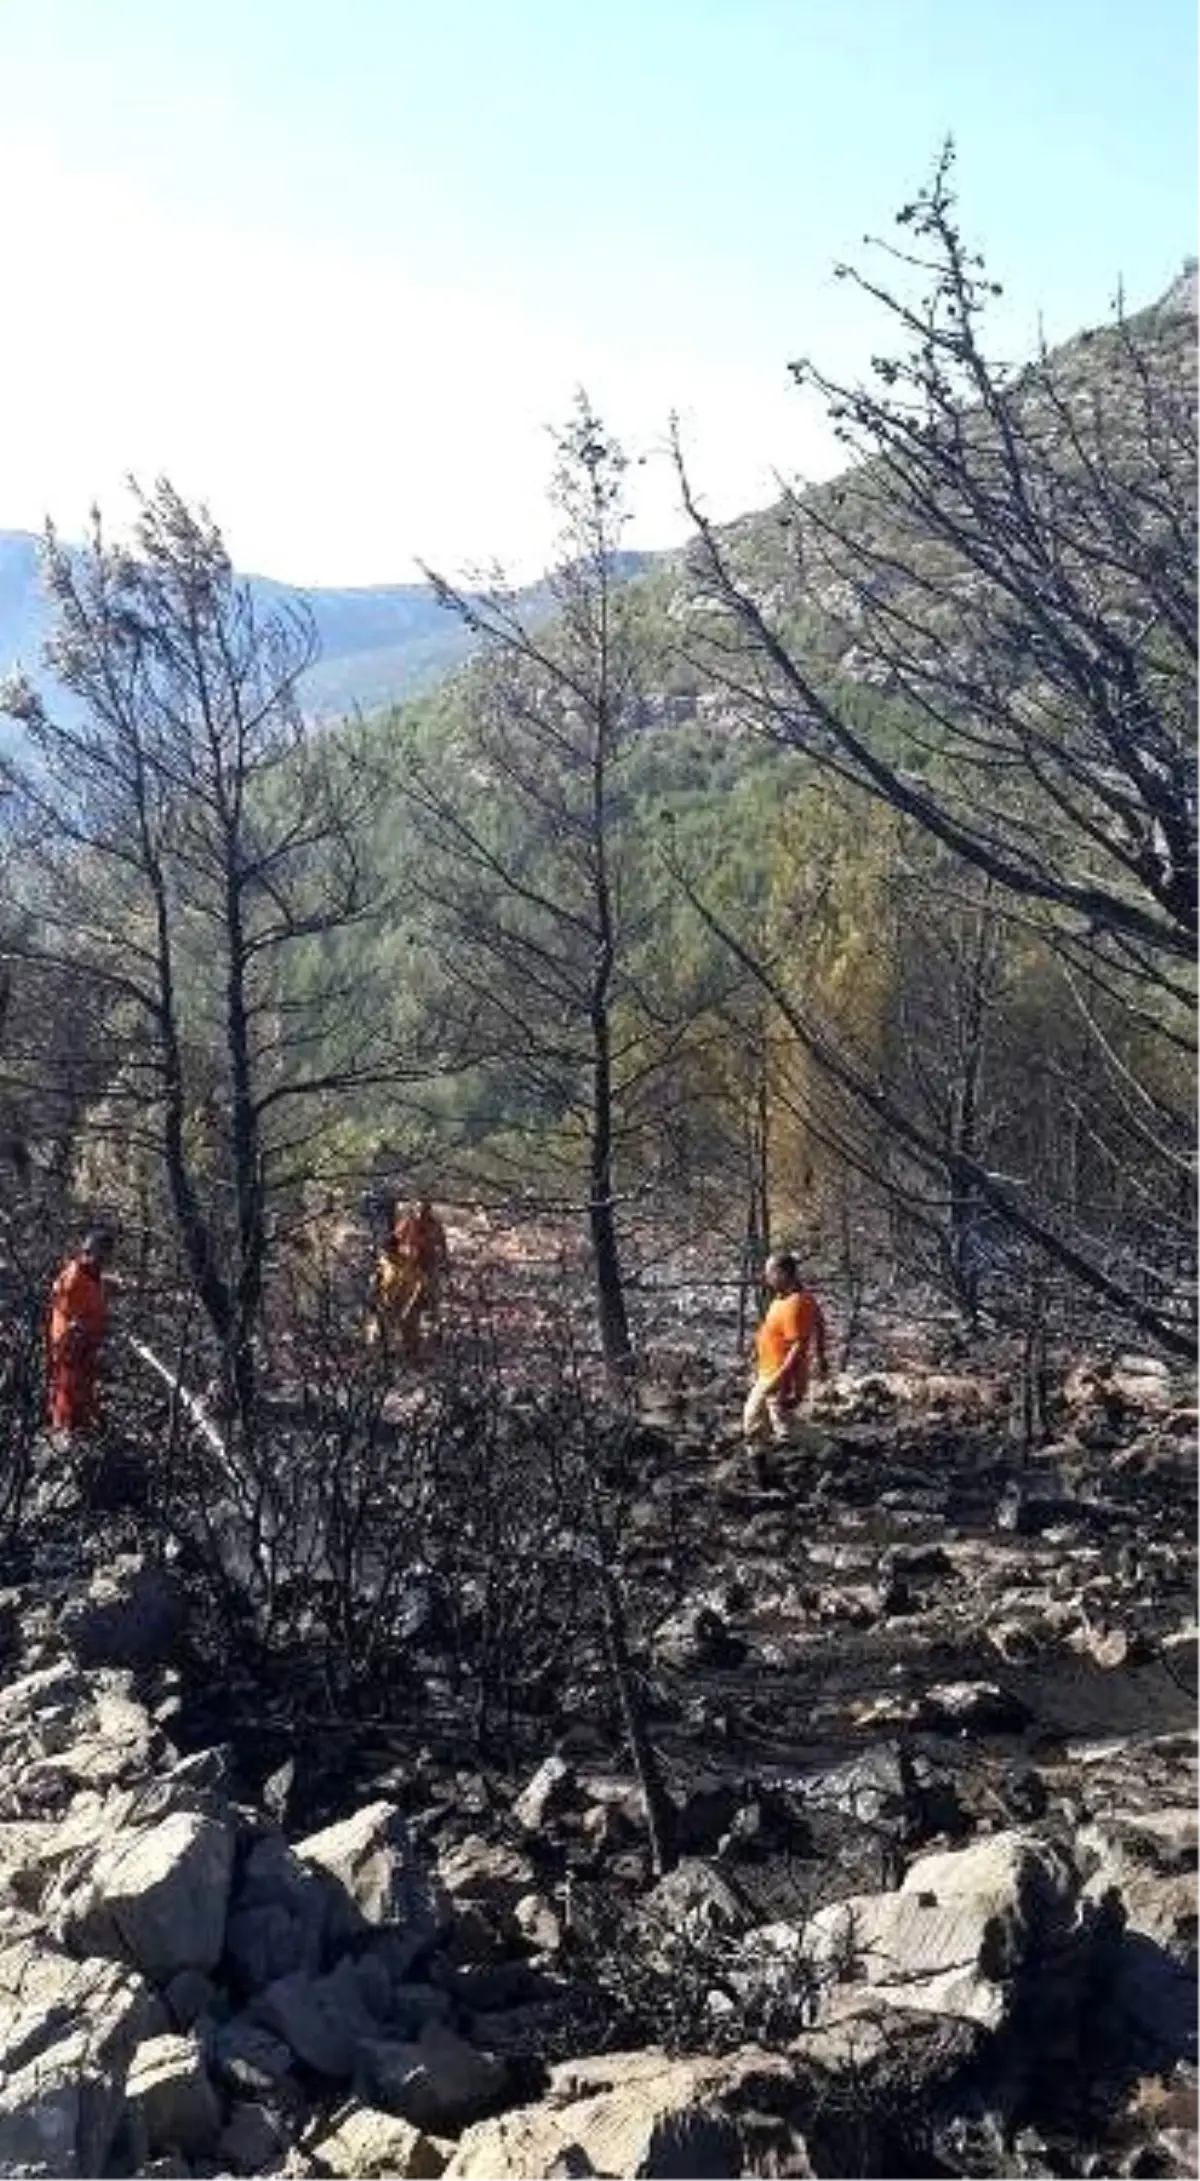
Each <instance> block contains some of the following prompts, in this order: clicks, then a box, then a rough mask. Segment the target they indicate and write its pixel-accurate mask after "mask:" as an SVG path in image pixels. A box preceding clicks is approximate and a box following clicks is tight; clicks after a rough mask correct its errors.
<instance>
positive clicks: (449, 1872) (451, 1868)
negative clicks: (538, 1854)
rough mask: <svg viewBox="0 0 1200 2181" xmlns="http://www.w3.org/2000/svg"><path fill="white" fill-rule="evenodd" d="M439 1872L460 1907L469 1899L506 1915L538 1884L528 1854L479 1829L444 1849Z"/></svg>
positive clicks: (496, 1913)
mask: <svg viewBox="0 0 1200 2181" xmlns="http://www.w3.org/2000/svg"><path fill="white" fill-rule="evenodd" d="M438 1876H439V1878H440V1879H441V1882H442V1884H443V1885H444V1887H445V1889H446V1891H447V1893H448V1894H449V1895H450V1898H451V1900H452V1901H453V1902H454V1904H455V1907H456V1908H458V1907H462V1906H463V1905H464V1904H465V1903H468V1902H469V1903H471V1904H473V1905H476V1906H479V1907H481V1908H483V1909H484V1910H485V1911H486V1912H487V1913H488V1914H490V1915H491V1916H498V1917H500V1918H502V1919H503V1918H504V1917H507V1916H511V1914H512V1912H513V1910H514V1908H515V1907H516V1904H517V1902H518V1901H520V1900H523V1899H524V1897H525V1896H526V1894H529V1893H532V1892H533V1890H534V1888H535V1886H536V1884H537V1879H536V1875H535V1873H534V1868H533V1865H532V1863H531V1862H530V1861H529V1858H528V1856H525V1855H521V1854H519V1853H518V1851H517V1850H516V1849H515V1848H506V1847H504V1846H503V1845H501V1844H500V1843H499V1842H496V1841H489V1840H484V1839H483V1838H482V1837H481V1836H480V1835H479V1834H478V1833H471V1834H469V1835H468V1837H467V1838H466V1839H465V1840H461V1841H459V1842H458V1844H457V1846H456V1847H453V1848H450V1849H446V1850H444V1851H443V1852H442V1854H441V1855H440V1856H439V1857H438Z"/></svg>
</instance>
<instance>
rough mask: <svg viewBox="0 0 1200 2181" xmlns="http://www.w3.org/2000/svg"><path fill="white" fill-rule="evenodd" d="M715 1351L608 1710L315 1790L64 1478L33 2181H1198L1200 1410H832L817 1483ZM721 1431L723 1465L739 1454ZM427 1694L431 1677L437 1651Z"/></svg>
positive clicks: (13, 2141)
mask: <svg viewBox="0 0 1200 2181" xmlns="http://www.w3.org/2000/svg"><path fill="white" fill-rule="evenodd" d="M735 1393H736V1389H735V1388H734V1387H733V1385H732V1383H730V1384H726V1383H724V1382H723V1381H722V1380H721V1379H720V1378H719V1377H717V1376H715V1375H714V1374H713V1373H712V1372H711V1371H710V1370H708V1369H706V1368H705V1367H704V1366H703V1365H702V1364H701V1363H700V1362H699V1361H698V1360H697V1359H696V1358H694V1357H689V1356H688V1355H687V1354H686V1353H685V1352H682V1351H681V1353H680V1355H679V1356H678V1357H677V1358H676V1359H675V1362H674V1364H673V1365H672V1367H671V1368H669V1369H668V1367H667V1361H666V1359H665V1358H664V1359H662V1363H661V1369H660V1373H659V1382H658V1383H657V1385H656V1386H655V1387H654V1388H653V1389H652V1390H650V1391H648V1392H647V1393H646V1394H645V1396H644V1402H643V1416H642V1419H641V1424H640V1427H639V1435H638V1439H637V1458H638V1462H639V1464H640V1474H639V1481H638V1489H637V1493H636V1496H635V1499H634V1503H633V1521H632V1528H631V1530H630V1533H629V1536H628V1539H627V1543H626V1547H625V1554H624V1579H625V1581H626V1584H627V1589H628V1595H629V1597H630V1599H631V1601H632V1602H633V1603H632V1620H633V1624H634V1625H633V1635H634V1641H635V1654H634V1655H635V1664H636V1666H637V1670H638V1672H639V1675H640V1677H641V1684H642V1686H643V1688H644V1691H645V1698H646V1704H647V1714H648V1718H649V1722H650V1729H651V1733H652V1737H653V1741H654V1745H655V1748H656V1750H657V1752H658V1754H659V1757H660V1760H661V1763H662V1767H663V1771H664V1776H665V1779H666V1781H667V1784H668V1787H669V1790H670V1796H671V1803H672V1809H673V1830H674V1848H675V1851H676V1857H675V1861H674V1867H673V1868H672V1869H670V1870H669V1871H668V1872H667V1873H666V1875H665V1876H656V1874H655V1872H654V1869H653V1867H652V1859H651V1855H650V1852H649V1842H648V1837H647V1832H646V1828H645V1824H644V1819H643V1811H642V1805H641V1801H640V1798H639V1794H638V1791H637V1787H636V1783H635V1780H634V1777H633V1775H632V1773H631V1772H630V1770H629V1768H628V1762H627V1758H626V1755H625V1752H624V1748H623V1743H622V1739H621V1735H620V1731H619V1723H618V1722H617V1720H616V1718H615V1715H614V1714H613V1713H612V1711H611V1708H606V1706H605V1704H604V1703H603V1702H602V1701H594V1700H593V1696H594V1693H593V1692H591V1691H590V1690H589V1688H588V1686H587V1683H586V1676H584V1677H582V1678H581V1683H580V1689H579V1702H578V1706H577V1708H576V1711H575V1715H574V1716H573V1717H566V1716H560V1717H558V1718H556V1719H554V1720H550V1721H540V1722H539V1721H536V1720H534V1721H531V1722H527V1727H526V1743H527V1747H528V1758H527V1760H526V1759H525V1758H522V1760H521V1762H520V1764H519V1765H517V1766H514V1767H510V1768H507V1769H505V1768H501V1767H498V1766H491V1765H487V1764H477V1763H471V1762H469V1761H459V1762H457V1763H456V1762H455V1759H454V1754H453V1752H452V1751H451V1750H448V1749H447V1748H446V1747H445V1746H441V1745H439V1743H438V1741H437V1738H436V1736H434V1735H432V1734H431V1732H430V1730H429V1727H428V1722H427V1720H426V1718H425V1717H424V1716H417V1715H416V1713H414V1716H413V1719H412V1720H411V1722H408V1723H407V1724H406V1720H405V1717H404V1713H403V1706H402V1705H400V1706H397V1707H394V1708H393V1711H392V1713H391V1715H390V1716H389V1717H388V1718H387V1719H385V1720H380V1721H375V1722H371V1721H364V1720H359V1721H357V1722H352V1721H346V1722H343V1723H342V1724H341V1726H340V1727H339V1722H338V1721H337V1720H336V1719H330V1720H328V1721H327V1722H326V1723H325V1725H324V1726H323V1727H322V1728H321V1729H320V1731H317V1730H316V1729H314V1730H313V1732H312V1733H311V1735H301V1736H297V1737H296V1738H295V1739H294V1740H293V1742H292V1744H291V1746H290V1747H289V1746H288V1745H287V1744H286V1742H284V1743H281V1742H280V1739H279V1735H278V1732H277V1731H275V1730H273V1729H271V1728H270V1726H269V1723H268V1724H267V1725H264V1724H263V1723H262V1722H261V1721H258V1720H256V1718H255V1712H254V1695H253V1691H252V1690H248V1689H247V1687H246V1683H245V1677H244V1676H239V1674H238V1671H237V1664H236V1661H234V1660H232V1659H231V1660H229V1661H228V1662H227V1667H226V1669H223V1668H222V1667H221V1666H220V1664H219V1662H214V1658H213V1655H212V1651H211V1648H208V1649H206V1648H205V1647H204V1645H203V1644H201V1642H200V1640H199V1635H198V1632H197V1630H196V1628H195V1626H194V1625H193V1600H192V1598H191V1596H190V1594H189V1585H188V1582H187V1581H186V1580H185V1576H184V1568H185V1566H186V1561H185V1559H183V1558H181V1557H180V1556H179V1555H178V1553H177V1550H176V1547H175V1545H174V1543H173V1542H172V1541H171V1540H170V1539H169V1538H167V1539H164V1538H163V1537H162V1536H161V1534H160V1533H158V1532H156V1531H155V1529H154V1527H153V1525H152V1524H151V1523H150V1521H149V1519H148V1517H147V1516H146V1514H145V1513H144V1511H143V1512H141V1513H139V1512H138V1511H137V1510H136V1509H132V1508H126V1509H122V1508H120V1507H117V1508H116V1509H114V1508H113V1507H112V1506H109V1508H108V1509H107V1511H106V1512H100V1511H98V1509H96V1508H95V1507H93V1508H92V1509H91V1510H90V1511H89V1510H87V1509H86V1508H84V1507H83V1506H82V1505H81V1504H80V1503H78V1502H76V1503H75V1504H74V1505H72V1504H71V1502H70V1496H69V1494H68V1495H67V1497H66V1499H65V1500H64V1497H63V1494H62V1492H61V1490H59V1486H60V1484H61V1481H62V1480H61V1477H60V1476H58V1475H56V1474H55V1472H54V1470H53V1468H52V1467H49V1466H48V1467H47V1469H46V1471H45V1474H44V1475H43V1478H42V1481H41V1484H40V1485H39V1487H38V1493H37V1494H35V1495H34V1497H33V1499H32V1500H31V1502H30V1506H29V1509H28V1511H27V1515H26V1518H25V1523H24V1527H23V1530H22V1534H21V1537H20V1539H19V1540H10V1543H9V1547H8V1565H7V1570H6V1573H7V1577H8V1579H9V1587H8V1588H7V1589H5V1590H4V1592H3V1595H2V1597H0V1636H2V1639H3V1685H2V1687H0V1727H2V1741H0V1748H2V1761H0V2024H2V2027H0V2042H2V2053H0V2172H3V2173H6V2174H44V2175H49V2174H59V2175H101V2174H114V2175H117V2174H146V2175H151V2174H154V2175H164V2176H166V2175H188V2174H196V2175H215V2174H258V2173H263V2174H266V2173H279V2174H287V2175H295V2176H300V2175H346V2176H351V2175H377V2174H384V2173H387V2174H397V2175H414V2176H417V2175H430V2176H432V2175H438V2174H443V2173H444V2174H446V2175H447V2176H452V2177H454V2176H457V2177H461V2181H470V2177H475V2181H485V2177H486V2181H502V2177H504V2176H511V2177H514V2181H516V2177H519V2176H541V2175H551V2174H553V2175H585V2174H600V2175H614V2176H617V2175H634V2174H645V2175H652V2174H661V2175H667V2174H676V2175H680V2174H711V2175H726V2174H739V2173H741V2174H754V2173H758V2174H780V2175H782V2174H796V2175H803V2174H827V2175H846V2174H904V2173H907V2174H1028V2175H1041V2174H1110V2173H1121V2174H1124V2173H1129V2174H1183V2173H1188V2172H1194V2171H1195V2162H1196V2152H1197V2135H1196V2074H1195V2063H1196V2054H1195V1958H1194V1948H1195V1929H1196V1903H1195V1883H1196V1879H1195V1871H1196V1807H1195V1806H1196V1787H1197V1777H1196V1773H1197V1743H1196V1719H1195V1690H1196V1679H1195V1674H1196V1623H1195V1618H1194V1573H1195V1569H1194V1517H1195V1497H1196V1470H1195V1456H1196V1412H1195V1409H1194V1408H1193V1407H1191V1406H1189V1405H1186V1389H1183V1388H1181V1387H1180V1386H1179V1385H1178V1384H1172V1382H1171V1381H1170V1380H1169V1378H1168V1375H1167V1373H1166V1371H1165V1370H1164V1369H1163V1368H1162V1367H1161V1366H1159V1365H1158V1364H1156V1363H1154V1362H1153V1361H1151V1360H1149V1359H1136V1358H1130V1359H1126V1360H1124V1361H1122V1362H1121V1363H1119V1364H1117V1365H1116V1366H1114V1365H1112V1364H1111V1363H1110V1364H1108V1365H1106V1366H1104V1367H1099V1366H1098V1367H1096V1368H1092V1369H1089V1368H1077V1369H1075V1370H1074V1372H1073V1373H1072V1374H1071V1376H1070V1378H1069V1379H1067V1381H1066V1382H1065V1383H1064V1384H1063V1385H1061V1386H1060V1387H1059V1389H1058V1391H1057V1399H1056V1404H1055V1418H1056V1422H1055V1429H1056V1431H1057V1434H1058V1435H1057V1437H1056V1439H1055V1441H1054V1443H1052V1444H1050V1445H1047V1446H1045V1447H1043V1448H1039V1449H1034V1450H1033V1451H1032V1452H1031V1453H1029V1454H1028V1455H1022V1454H1021V1453H1020V1452H1019V1451H1018V1450H1017V1448H1016V1447H1015V1445H1014V1442H1013V1441H1012V1439H1011V1438H1010V1436H1009V1433H1008V1426H1007V1405H1008V1403H1007V1389H1006V1386H1005V1383H1004V1381H1003V1378H1002V1377H1000V1376H997V1375H993V1376H987V1375H984V1374H983V1373H979V1374H976V1375H973V1376H971V1377H948V1376H944V1375H943V1376H941V1377H938V1376H935V1375H933V1374H931V1373H929V1372H924V1373H921V1374H916V1375H914V1374H911V1373H910V1374H908V1375H906V1376H905V1377H899V1376H896V1375H890V1376H889V1375H888V1374H887V1373H882V1372H880V1373H874V1374H871V1375H869V1376H865V1377H858V1378H853V1379H851V1378H843V1379H842V1380H840V1381H838V1382H837V1383H836V1384H835V1386H834V1387H833V1388H832V1389H831V1390H830V1391H829V1392H828V1393H827V1394H826V1395H823V1396H822V1397H821V1399H820V1400H819V1402H818V1404H817V1409H816V1412H815V1414H814V1417H813V1419H812V1422H811V1423H810V1424H809V1425H808V1426H807V1427H806V1429H805V1432H804V1436H803V1441H802V1443H800V1444H798V1445H797V1446H796V1448H795V1449H794V1450H792V1451H790V1452H789V1453H788V1455H787V1456H786V1459H785V1461H784V1462H783V1464H782V1466H781V1471H780V1476H779V1482H778V1484H777V1485H774V1486H772V1487H771V1488H770V1489H767V1490H758V1489H756V1488H754V1487H753V1485H752V1484H751V1483H750V1481H749V1479H748V1478H747V1477H746V1476H745V1474H744V1473H743V1471H742V1468H741V1464H740V1461H739V1459H738V1457H737V1455H736V1453H731V1452H730V1449H729V1445H728V1430H729V1419H730V1417H731V1415H735V1414H736V1408H735V1406H734V1401H735ZM722 1433H724V1435H725V1445H724V1450H723V1451H722V1445H721V1434H722ZM413 1642H414V1674H420V1673H424V1672H426V1671H428V1672H430V1673H433V1672H435V1670H436V1657H435V1649H436V1636H435V1634H434V1633H432V1632H430V1631H429V1630H428V1629H425V1630H421V1629H415V1631H414V1639H413Z"/></svg>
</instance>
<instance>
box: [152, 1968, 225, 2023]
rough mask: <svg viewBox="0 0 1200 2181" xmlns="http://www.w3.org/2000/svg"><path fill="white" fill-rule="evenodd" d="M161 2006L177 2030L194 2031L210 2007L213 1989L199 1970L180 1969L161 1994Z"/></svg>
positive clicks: (211, 1984) (213, 1993) (213, 1994)
mask: <svg viewBox="0 0 1200 2181" xmlns="http://www.w3.org/2000/svg"><path fill="white" fill-rule="evenodd" d="M162 1996H163V2005H164V2006H165V2007H166V2010H167V2013H168V2014H169V2015H170V2017H171V2020H172V2022H173V2023H174V2024H175V2027H176V2029H178V2030H190V2029H194V2028H195V2026H196V2024H197V2022H198V2021H199V2020H200V2017H201V2015H202V2014H206V2013H207V2012H208V2009H209V2008H210V2006H211V2005H212V2002H213V1999H214V1997H215V1996H216V1995H215V1987H214V1985H213V1983H212V1981H211V1979H210V1978H208V1977H206V1976H205V1975H204V1973H203V1971H202V1970H200V1969H181V1970H180V1971H179V1974H178V1976H173V1977H172V1978H171V1981H170V1983H169V1984H168V1985H167V1987H166V1990H165V1991H164V1992H163V1995H162Z"/></svg>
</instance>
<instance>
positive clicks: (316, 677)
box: [0, 530, 652, 731]
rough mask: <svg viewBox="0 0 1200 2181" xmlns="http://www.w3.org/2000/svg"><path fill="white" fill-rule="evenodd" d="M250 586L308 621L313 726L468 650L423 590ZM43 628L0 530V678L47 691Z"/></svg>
mask: <svg viewBox="0 0 1200 2181" xmlns="http://www.w3.org/2000/svg"><path fill="white" fill-rule="evenodd" d="M622 557H623V562H624V564H625V569H624V572H626V573H628V574H629V575H631V576H632V575H636V574H638V573H639V572H641V570H642V569H643V568H644V567H645V566H646V565H647V564H648V562H649V560H650V559H651V557H652V556H650V555H648V554H640V553H630V554H626V555H624V556H622ZM250 582H251V585H252V588H253V589H254V591H255V593H256V595H257V597H258V598H259V600H260V602H261V604H262V606H263V607H264V608H267V609H269V608H271V607H273V606H282V607H286V606H289V605H303V606H305V607H306V608H307V609H308V611H309V612H310V613H311V614H312V617H313V620H314V622H315V624H316V629H317V634H318V636H319V638H320V643H321V656H320V659H319V660H318V662H317V664H316V666H315V667H313V669H312V671H311V672H310V673H309V674H308V675H307V676H306V677H305V681H304V684H303V688H304V695H305V701H306V703H307V705H308V708H309V709H310V711H311V712H312V714H313V716H314V717H315V718H317V719H334V718H340V717H342V716H344V715H345V714H346V713H348V712H352V711H356V710H362V711H367V712H370V711H375V710H379V709H381V708H382V707H384V706H386V705H389V704H396V703H399V702H402V701H403V700H404V699H405V698H408V697H412V696H416V695H418V694H419V693H420V692H421V691H422V690H425V689H429V688H432V687H433V686H434V684H435V683H437V682H439V681H441V680H442V679H444V677H445V676H446V675H447V674H449V673H450V672H452V670H453V669H454V668H455V667H456V666H458V665H460V664H461V662H462V661H463V660H464V659H466V658H467V657H468V656H469V654H470V651H471V644H472V639H471V637H470V635H469V634H468V632H467V631H466V630H465V629H464V627H463V626H462V624H461V622H459V621H457V620H456V619H455V617H454V615H453V614H451V613H448V612H447V611H446V610H445V609H444V608H443V607H442V606H439V605H438V603H437V600H436V598H435V597H434V594H433V592H432V591H431V589H430V587H429V585H428V584H425V583H396V584H376V585H370V586H367V587H363V588H360V589H346V590H338V589H323V588H321V587H319V586H318V587H315V588H313V589H309V590H302V589H300V588H298V587H297V586H296V585H294V584H286V583H277V582H275V581H273V580H272V579H271V578H269V577H265V576H264V577H259V576H254V577H251V578H250ZM517 595H518V597H519V598H520V600H521V604H522V609H523V611H525V612H526V613H528V614H529V615H530V616H531V617H532V618H534V619H536V618H537V616H538V614H539V613H543V612H545V611H546V610H547V608H548V604H549V600H548V594H547V592H546V591H545V588H544V586H542V585H540V584H531V585H528V586H526V588H525V589H524V590H523V591H521V592H519V593H518V594H517ZM49 629H50V620H49V612H48V607H47V601H46V598H45V595H44V592H43V589H42V585H41V581H40V576H39V569H38V540H37V539H36V538H35V537H33V536H31V535H30V533H29V532H28V531H21V530H0V678H3V676H4V675H5V674H6V673H7V672H8V671H9V670H10V669H11V668H13V667H17V666H20V667H23V668H24V669H25V671H26V672H28V673H30V674H31V675H32V676H33V678H34V679H35V681H37V682H38V683H39V685H40V686H42V687H44V688H45V689H47V690H49V688H50V686H51V685H50V682H49V680H48V678H47V677H46V676H44V675H43V674H41V673H40V670H39V662H40V659H41V654H42V647H43V646H44V644H45V642H46V638H47V636H48V634H49ZM0 731H2V730H0Z"/></svg>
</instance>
